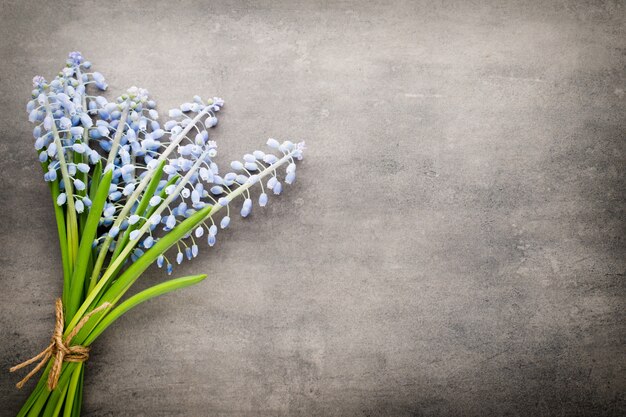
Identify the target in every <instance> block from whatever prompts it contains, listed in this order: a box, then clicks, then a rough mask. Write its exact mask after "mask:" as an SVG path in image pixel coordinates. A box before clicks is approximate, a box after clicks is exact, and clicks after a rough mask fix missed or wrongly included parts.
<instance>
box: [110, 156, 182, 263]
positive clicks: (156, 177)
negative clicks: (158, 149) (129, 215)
mask: <svg viewBox="0 0 626 417" xmlns="http://www.w3.org/2000/svg"><path fill="white" fill-rule="evenodd" d="M164 166H165V161H161V163H160V164H159V165H158V166H157V168H156V169H155V171H154V174H153V177H152V179H151V180H150V182H149V183H148V187H146V189H145V191H144V192H143V198H142V199H141V201H140V202H139V204H138V205H137V209H136V210H135V214H136V215H138V216H142V217H147V216H144V211H145V210H146V207H148V204H149V203H150V198H152V196H153V195H154V193H155V191H156V189H157V188H158V186H159V182H160V181H161V177H162V174H163V167H164ZM177 177H178V175H177ZM168 184H169V183H168ZM166 187H167V185H166ZM163 190H165V187H163ZM161 193H165V191H161ZM141 224H143V221H140V222H138V223H136V224H134V225H132V226H130V227H128V229H126V231H124V232H122V233H120V236H119V237H118V238H117V243H116V244H115V250H114V251H113V256H112V257H111V261H110V262H113V261H114V260H115V258H117V255H119V254H120V252H121V251H122V249H124V247H125V246H126V243H128V239H129V236H130V232H132V231H133V230H135V229H137V228H138V227H140V225H141Z"/></svg>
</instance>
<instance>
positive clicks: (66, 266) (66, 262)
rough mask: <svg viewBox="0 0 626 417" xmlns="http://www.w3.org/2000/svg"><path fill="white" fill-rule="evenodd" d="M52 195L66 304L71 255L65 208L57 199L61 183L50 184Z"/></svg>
mask: <svg viewBox="0 0 626 417" xmlns="http://www.w3.org/2000/svg"><path fill="white" fill-rule="evenodd" d="M50 193H51V194H52V206H53V207H54V217H55V218H56V221H57V232H58V234H59V245H60V246H61V262H62V263H63V302H64V303H65V301H66V297H67V296H68V295H69V289H70V278H71V275H70V274H71V272H70V270H71V266H70V259H69V255H68V253H67V234H66V230H65V213H63V207H60V206H59V205H58V204H57V197H58V196H59V193H60V190H59V183H58V182H57V181H51V182H50Z"/></svg>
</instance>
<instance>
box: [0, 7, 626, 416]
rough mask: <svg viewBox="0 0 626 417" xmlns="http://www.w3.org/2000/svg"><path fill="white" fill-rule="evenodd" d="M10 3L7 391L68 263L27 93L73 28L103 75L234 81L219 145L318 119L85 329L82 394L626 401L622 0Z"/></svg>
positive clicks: (249, 404)
mask: <svg viewBox="0 0 626 417" xmlns="http://www.w3.org/2000/svg"><path fill="white" fill-rule="evenodd" d="M1 4H2V5H1V13H2V25H1V26H0V38H1V39H2V40H1V48H2V49H1V62H0V69H1V73H2V76H1V79H0V88H1V92H2V94H0V114H2V117H1V121H0V132H1V137H0V155H1V157H2V165H1V166H2V169H0V180H1V185H0V190H1V197H2V198H1V199H0V211H1V213H2V221H1V225H0V247H1V248H2V251H1V257H0V271H1V284H2V289H1V291H0V325H1V335H2V336H1V337H2V343H1V347H0V367H1V368H2V369H3V371H2V372H1V373H0V398H1V399H2V400H1V401H2V404H3V405H2V407H1V408H0V409H1V414H2V415H7V416H9V415H13V414H14V413H15V412H16V411H17V410H18V408H19V406H20V404H21V402H22V401H23V400H24V399H25V398H26V396H27V394H28V392H27V391H28V390H29V389H30V388H31V387H32V384H31V385H30V386H29V387H28V388H27V389H25V390H22V391H18V390H16V389H15V388H14V387H13V384H14V383H15V382H16V381H17V380H18V378H19V376H16V375H9V374H8V373H6V372H5V371H4V370H6V369H7V368H8V367H9V366H10V365H12V364H15V363H17V362H19V361H21V360H23V359H25V358H27V357H30V356H31V355H32V354H34V353H36V352H38V351H39V350H40V349H41V348H42V347H43V346H44V345H45V344H46V342H47V340H48V338H49V335H50V332H51V329H52V322H53V300H54V298H55V297H57V296H58V295H59V294H60V291H61V269H60V263H59V252H58V249H57V240H56V229H55V225H54V219H53V213H52V206H51V201H50V197H49V194H48V190H47V188H46V185H45V184H44V182H43V181H42V178H41V172H40V169H39V166H38V164H37V163H36V154H35V152H34V150H33V147H32V145H33V139H32V137H31V134H30V129H31V127H30V125H29V124H28V122H27V120H26V119H27V115H26V113H25V112H24V106H25V103H26V101H27V99H28V96H29V92H30V88H31V86H30V81H31V78H32V76H33V75H35V74H42V75H44V76H46V77H49V78H50V77H52V76H53V75H54V74H55V73H56V71H58V69H59V68H60V67H61V65H63V62H64V59H65V56H66V54H67V53H68V52H69V51H72V50H79V51H81V52H82V53H83V54H84V55H85V56H86V57H88V58H89V59H90V60H92V61H93V62H94V65H95V68H97V70H99V71H101V72H102V73H104V74H105V76H107V77H108V81H109V83H110V90H109V93H108V94H109V97H114V96H116V95H118V94H120V93H121V92H123V91H124V90H125V89H126V88H127V87H130V86H132V85H137V86H141V87H144V88H147V89H148V90H149V91H150V92H151V93H152V94H153V96H154V97H155V99H156V100H157V101H158V102H159V105H160V108H161V109H165V110H167V109H169V108H171V107H174V106H176V105H178V104H179V103H181V102H184V101H187V100H189V99H190V98H191V97H192V96H193V95H194V94H196V93H199V94H201V95H204V96H207V95H219V96H222V97H223V98H224V99H225V100H226V107H225V108H224V111H223V113H222V118H221V122H220V126H219V128H218V129H217V130H216V131H215V132H214V135H213V137H214V139H216V140H217V141H219V146H220V150H221V154H222V158H223V159H222V160H223V161H224V162H228V161H230V160H231V159H232V158H234V157H237V156H239V155H241V154H242V153H244V152H246V151H248V150H252V149H254V148H257V147H259V146H261V145H262V144H263V143H264V141H265V140H266V139H267V138H268V137H270V136H274V137H277V138H281V139H287V138H291V139H304V140H306V141H307V143H308V145H309V150H308V152H307V154H306V160H305V161H304V163H303V164H302V165H301V168H300V171H299V174H300V176H299V179H298V182H297V183H296V185H295V186H293V187H288V189H287V191H286V192H285V193H284V195H283V196H282V197H281V198H280V201H279V200H278V199H275V200H273V201H272V202H271V204H270V205H269V207H268V208H266V209H265V210H256V211H255V212H254V215H253V216H251V218H249V219H246V220H245V221H242V220H237V221H235V222H234V224H233V227H232V229H231V230H229V231H228V232H227V233H224V234H222V235H221V236H220V238H221V239H220V242H219V245H218V246H217V247H216V248H215V249H212V250H205V249H203V250H202V252H201V257H200V258H199V259H197V260H196V261H194V262H193V263H188V264H185V265H184V266H183V267H181V268H177V269H176V275H184V274H187V273H192V272H196V273H197V272H202V271H206V272H207V273H209V278H208V279H207V280H206V281H205V282H203V283H202V284H201V285H199V286H197V287H195V288H192V289H186V290H184V291H181V292H179V293H176V294H173V295H168V296H164V297H162V298H160V299H157V300H154V301H152V302H150V303H148V304H147V305H143V306H142V307H141V308H139V309H137V310H135V311H132V312H130V313H129V314H127V315H126V316H125V317H124V318H123V319H121V320H120V321H119V322H118V323H117V324H116V325H115V326H114V327H112V328H111V329H110V331H108V332H107V333H106V334H105V335H104V336H103V337H102V338H101V339H100V340H99V341H98V343H97V344H96V346H94V350H93V356H92V359H91V360H90V361H89V362H88V365H87V374H86V396H85V406H84V414H85V415H87V416H93V417H96V416H151V417H152V416H422V415H424V416H429V415H467V416H486V415H511V416H516V415H555V416H570V415H585V416H592V415H619V414H622V415H623V414H624V413H626V402H625V398H624V393H625V391H626V376H625V375H626V373H625V369H624V368H625V366H626V351H625V349H624V346H625V341H626V340H625V339H626V329H625V318H626V317H625V314H624V307H625V305H624V297H625V295H626V294H625V289H626V285H625V283H624V269H625V260H624V254H625V252H626V251H625V249H626V246H625V243H624V224H625V222H624V209H625V206H624V197H625V195H626V193H625V186H624V184H625V183H624V166H625V162H626V161H625V147H624V139H625V138H624V133H625V125H626V124H625V122H626V120H625V106H624V104H625V100H626V98H625V97H624V94H625V89H626V74H625V67H626V66H625V64H626V55H625V54H626V17H625V16H626V10H625V6H624V3H623V2H601V1H585V2H581V1H571V2H569V1H558V2H557V1H547V2H546V1H534V2H531V1H488V2H480V1H477V2H464V1H449V2H448V1H446V2H431V1H422V2H410V1H405V2H375V1H370V2H358V1H355V2H332V1H323V0H315V1H287V0H285V1H263V2H248V1H227V2H219V3H218V2H191V1H144V2H139V3H135V2H122V1H70V2H68V1H63V2H58V1H49V2H32V1H22V0H20V1H2V2H1ZM165 277H166V276H165V275H164V274H163V273H162V272H161V271H158V270H151V271H150V272H149V273H148V274H147V275H146V276H145V278H144V282H145V283H154V282H158V281H160V280H163V279H165Z"/></svg>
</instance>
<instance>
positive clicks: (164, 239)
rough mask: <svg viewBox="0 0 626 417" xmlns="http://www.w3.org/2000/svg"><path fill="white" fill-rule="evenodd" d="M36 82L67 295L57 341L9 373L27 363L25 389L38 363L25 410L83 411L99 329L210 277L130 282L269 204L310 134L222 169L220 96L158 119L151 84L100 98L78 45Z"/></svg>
mask: <svg viewBox="0 0 626 417" xmlns="http://www.w3.org/2000/svg"><path fill="white" fill-rule="evenodd" d="M33 85H34V90H33V91H32V99H31V100H30V101H29V102H28V105H27V106H26V110H27V112H28V118H29V120H30V121H31V122H32V123H34V125H35V127H34V129H33V136H34V138H35V149H36V150H37V152H38V155H39V162H40V163H41V166H42V168H43V172H44V175H43V177H44V180H45V181H46V182H47V183H48V185H49V187H50V191H51V194H52V200H53V205H54V213H55V216H56V222H57V230H58V235H59V244H60V248H61V260H62V264H63V295H62V297H61V298H59V299H58V300H57V302H56V306H55V308H56V322H55V326H54V330H53V332H52V333H53V334H52V339H51V341H50V344H49V345H48V346H47V347H46V348H45V349H44V350H43V351H41V352H40V353H39V354H38V355H36V356H34V357H33V358H31V359H28V360H26V361H24V362H22V363H21V364H19V365H16V366H14V367H13V368H11V372H13V371H17V370H20V369H22V368H24V369H26V368H29V367H30V368H31V370H30V372H29V373H28V374H27V375H26V376H25V377H24V379H22V380H21V381H20V382H19V383H18V384H17V387H18V388H21V387H22V386H23V385H24V384H25V383H26V382H27V381H28V380H29V379H30V378H31V377H32V376H34V375H35V374H37V373H38V372H40V371H41V375H40V379H39V382H38V384H37V385H36V386H35V388H34V390H33V392H32V394H31V395H30V397H29V398H28V400H27V401H26V403H25V404H24V406H23V408H22V409H21V411H20V413H19V414H18V415H19V416H26V415H28V416H39V415H42V416H58V415H63V416H65V417H68V416H78V415H79V414H80V410H81V404H82V393H83V374H84V371H85V367H84V362H85V360H86V359H87V358H88V356H89V346H90V345H91V344H92V343H93V342H94V341H95V340H96V339H97V338H98V336H100V334H102V332H103V331H104V330H106V329H107V328H108V327H109V326H110V325H111V324H112V323H113V322H114V321H115V320H116V319H117V318H118V317H120V316H121V315H122V314H124V313H125V312H127V311H128V310H130V309H131V308H133V307H135V306H137V305H138V304H140V303H142V302H144V301H146V300H149V299H151V298H153V297H156V296H158V295H161V294H165V293H167V292H170V291H173V290H175V289H178V288H183V287H186V286H189V285H193V284H196V283H198V282H200V281H202V280H203V279H204V278H205V277H206V275H204V274H202V275H194V276H186V277H182V278H176V279H171V280H167V281H165V282H163V283H160V284H158V285H155V286H153V287H151V288H148V289H146V290H144V291H141V292H139V293H137V294H134V295H132V296H130V297H125V298H124V296H125V295H126V294H127V292H128V291H129V290H130V289H131V287H132V286H133V283H134V282H135V281H136V280H137V279H139V277H141V274H142V273H143V272H144V271H145V270H146V269H147V268H148V267H149V266H150V265H152V264H153V263H155V262H156V264H157V265H158V266H159V267H164V268H165V269H166V271H167V274H168V275H169V274H171V273H172V271H173V266H174V263H176V264H180V263H181V262H183V260H185V259H187V260H191V259H192V258H194V257H196V256H197V255H198V251H199V247H200V245H201V244H202V240H206V244H208V246H213V245H215V242H216V238H217V234H218V231H219V230H220V229H224V228H226V227H228V225H229V224H230V219H231V210H239V211H240V214H241V216H243V217H247V216H248V215H249V214H250V212H251V210H252V207H253V198H254V199H255V200H257V201H258V205H259V206H261V207H264V206H265V205H266V204H267V203H268V200H269V194H274V195H278V194H280V193H281V192H282V189H283V183H284V184H291V183H292V182H293V181H294V180H295V178H296V160H301V159H302V153H303V150H304V143H303V142H302V143H293V142H290V141H285V142H282V143H279V142H278V141H276V140H275V139H269V140H268V141H267V145H268V147H269V151H268V152H267V153H266V152H263V151H260V150H256V151H254V152H252V153H250V154H246V155H244V156H243V159H242V160H241V161H233V162H231V164H230V170H228V171H230V172H225V173H222V172H221V171H220V170H219V168H218V166H217V164H216V163H215V162H214V159H215V157H216V156H217V145H216V143H215V142H214V141H213V140H211V138H210V136H209V133H208V130H209V129H211V128H213V127H215V126H216V125H217V123H218V119H217V116H216V115H217V113H218V112H219V111H220V110H221V109H222V107H223V106H224V101H223V100H222V99H220V98H217V97H213V98H211V99H208V100H203V99H202V98H201V97H199V96H195V97H194V98H193V101H190V102H188V103H183V104H181V105H180V107H179V108H175V109H171V110H170V111H169V113H168V116H169V120H168V121H166V122H165V123H162V122H161V121H160V117H159V113H158V112H157V110H156V103H155V102H154V101H153V100H152V99H151V98H150V97H149V95H148V92H147V91H146V90H144V89H141V88H137V87H132V88H130V89H128V91H127V92H126V93H125V94H122V95H121V96H120V97H118V98H117V99H115V100H114V101H108V100H107V99H106V98H104V97H103V96H101V95H98V90H100V91H103V90H106V89H107V83H106V81H105V78H104V77H103V75H102V74H100V73H99V72H93V71H92V70H91V63H90V62H89V61H87V60H85V59H84V58H83V56H82V55H81V54H80V53H79V52H72V53H70V54H69V58H68V59H67V62H66V66H65V68H63V70H62V71H61V72H60V73H59V74H58V75H57V76H56V77H55V79H54V80H53V81H51V82H48V81H46V80H45V79H44V78H43V77H41V76H37V77H35V78H34V79H33ZM253 187H254V189H253ZM123 298H124V299H123Z"/></svg>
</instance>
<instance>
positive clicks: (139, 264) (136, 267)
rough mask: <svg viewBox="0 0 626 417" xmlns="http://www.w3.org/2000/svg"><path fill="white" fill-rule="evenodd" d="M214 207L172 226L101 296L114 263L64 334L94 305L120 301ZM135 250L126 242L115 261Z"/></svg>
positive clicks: (88, 326) (83, 332)
mask: <svg viewBox="0 0 626 417" xmlns="http://www.w3.org/2000/svg"><path fill="white" fill-rule="evenodd" d="M211 209H212V206H207V207H205V208H203V209H201V210H199V211H198V212H196V213H194V214H192V215H191V216H190V217H189V218H187V219H186V220H184V221H183V222H182V223H180V224H179V225H178V226H176V227H175V228H174V229H172V230H171V231H170V232H169V233H168V234H166V235H165V236H163V237H162V238H161V239H159V240H158V241H157V242H156V243H155V244H154V246H152V247H151V248H150V249H149V250H148V251H147V252H146V253H144V254H143V256H142V257H141V258H139V259H138V260H137V261H136V262H135V263H133V264H132V265H131V266H129V267H128V269H126V271H124V273H123V274H122V275H120V277H119V278H118V279H117V280H116V281H115V282H114V283H113V285H111V287H110V288H109V289H108V290H106V292H104V294H103V295H101V296H100V297H99V298H98V294H97V293H96V291H98V292H100V290H101V289H102V288H103V287H104V286H105V285H106V284H107V280H108V279H110V278H111V277H112V276H113V273H114V270H111V268H115V269H117V268H118V266H119V264H116V263H114V264H113V266H112V267H109V269H107V270H106V271H105V273H104V275H103V276H102V278H101V279H100V281H99V282H98V284H97V286H96V288H95V289H94V290H93V291H92V292H91V293H89V295H88V297H87V299H86V300H85V302H84V303H83V305H82V306H81V307H80V309H79V310H78V313H77V314H76V315H75V317H74V318H73V319H72V321H71V322H70V324H69V325H68V326H67V328H66V329H65V335H67V334H68V333H69V332H70V331H71V330H72V329H73V328H74V326H75V325H76V323H78V320H80V317H82V316H83V315H84V314H85V313H86V312H87V311H88V310H91V309H93V308H95V306H98V305H102V304H103V303H105V302H109V303H111V304H115V303H116V302H117V301H119V299H120V298H122V296H123V295H124V294H125V293H126V291H128V289H129V288H130V286H131V285H133V283H134V282H135V281H136V280H137V278H139V276H140V275H141V274H142V273H143V271H145V270H146V269H148V267H149V266H150V265H151V264H152V263H153V262H154V261H155V260H156V259H157V258H158V257H159V255H161V254H162V253H163V252H165V251H166V250H168V249H169V248H170V247H171V246H173V245H175V244H176V242H178V240H180V239H181V238H182V237H183V236H185V235H186V234H187V233H189V232H190V231H191V230H192V229H193V228H194V227H196V226H197V225H198V224H199V223H201V222H203V221H204V220H205V219H206V217H207V216H208V215H209V213H210V212H211ZM132 250H133V247H132V246H127V247H126V248H125V249H124V251H123V252H122V253H121V254H120V257H119V258H118V259H116V262H118V261H119V262H122V261H121V260H122V259H124V257H126V256H128V254H129V253H130V252H131V251H132ZM107 311H108V309H107V310H104V311H101V312H98V313H96V314H94V315H93V316H91V319H90V320H89V322H91V323H93V324H89V323H87V324H86V325H85V326H84V327H83V328H82V329H80V331H79V332H78V335H76V338H75V339H74V340H76V343H78V344H80V343H81V342H82V341H83V340H85V338H86V337H87V335H88V334H89V333H90V332H91V329H93V328H94V327H95V326H96V324H97V323H98V322H99V320H100V319H101V318H102V316H104V315H105V314H106V312H107Z"/></svg>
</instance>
